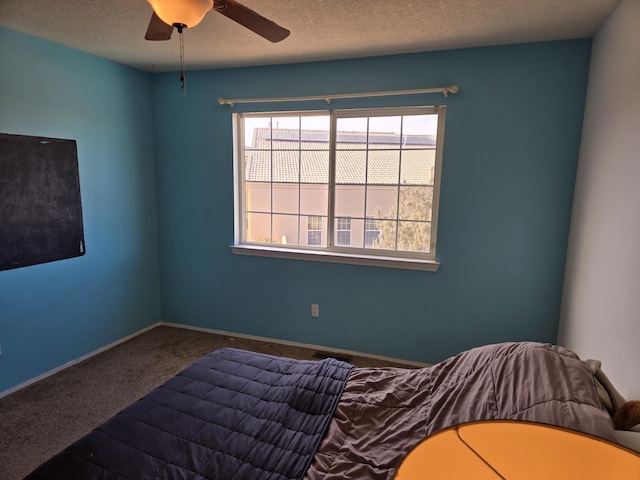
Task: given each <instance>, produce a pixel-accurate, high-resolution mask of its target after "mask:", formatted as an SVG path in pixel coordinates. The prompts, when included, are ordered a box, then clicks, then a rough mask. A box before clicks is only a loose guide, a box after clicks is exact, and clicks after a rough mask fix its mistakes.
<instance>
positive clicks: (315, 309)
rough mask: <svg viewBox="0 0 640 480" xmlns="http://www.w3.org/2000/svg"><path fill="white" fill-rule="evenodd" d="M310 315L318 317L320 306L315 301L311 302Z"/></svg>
mask: <svg viewBox="0 0 640 480" xmlns="http://www.w3.org/2000/svg"><path fill="white" fill-rule="evenodd" d="M311 316H312V317H319V316H320V306H319V305H318V304H316V303H312V304H311Z"/></svg>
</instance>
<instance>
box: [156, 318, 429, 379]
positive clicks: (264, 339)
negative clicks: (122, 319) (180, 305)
mask: <svg viewBox="0 0 640 480" xmlns="http://www.w3.org/2000/svg"><path fill="white" fill-rule="evenodd" d="M157 325H164V326H165V327H175V328H184V329H186V330H196V331H199V332H206V333H215V334H218V335H224V336H227V337H236V338H244V339H247V340H258V341H260V342H270V343H277V344H279V345H287V346H289V347H301V348H310V349H312V350H322V351H323V352H330V353H335V354H339V355H340V356H348V357H364V358H371V359H375V360H381V361H383V362H392V363H400V364H405V365H411V366H414V367H419V368H422V367H430V366H431V364H429V363H422V362H414V361H412V360H404V359H401V358H393V357H385V356H382V355H373V354H370V353H362V352H355V351H352V350H343V349H340V348H332V347H325V346H323V345H313V344H311V343H300V342H291V341H289V340H279V339H275V338H269V337H259V336H256V335H247V334H244V333H235V332H227V331H225V330H215V329H213V328H204V327H192V326H190V325H182V324H180V323H168V322H160V323H158V324H157Z"/></svg>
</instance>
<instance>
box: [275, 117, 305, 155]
mask: <svg viewBox="0 0 640 480" xmlns="http://www.w3.org/2000/svg"><path fill="white" fill-rule="evenodd" d="M271 138H272V139H273V146H272V148H273V149H274V150H299V149H300V117H298V116H296V117H272V118H271Z"/></svg>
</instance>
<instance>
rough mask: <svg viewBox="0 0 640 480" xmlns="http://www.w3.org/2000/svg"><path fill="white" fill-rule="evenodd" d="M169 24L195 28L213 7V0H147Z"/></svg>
mask: <svg viewBox="0 0 640 480" xmlns="http://www.w3.org/2000/svg"><path fill="white" fill-rule="evenodd" d="M147 1H148V2H149V3H150V4H151V6H152V7H153V11H154V12H156V15H158V16H159V17H160V19H161V20H162V21H163V22H164V23H166V24H167V25H184V26H186V27H189V28H193V27H195V26H196V25H198V24H199V23H200V22H201V21H202V19H203V18H204V16H205V14H206V13H207V12H208V11H209V10H211V9H212V8H213V0H147Z"/></svg>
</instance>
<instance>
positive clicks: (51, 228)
mask: <svg viewBox="0 0 640 480" xmlns="http://www.w3.org/2000/svg"><path fill="white" fill-rule="evenodd" d="M84 253H85V246H84V227H83V224H82V203H81V200H80V178H79V175H78V150H77V147H76V142H75V140H62V139H58V138H45V137H32V136H26V135H11V134H6V133H0V270H9V269H12V268H18V267H26V266H28V265H36V264H39V263H46V262H53V261H55V260H62V259H65V258H73V257H79V256H81V255H84Z"/></svg>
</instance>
